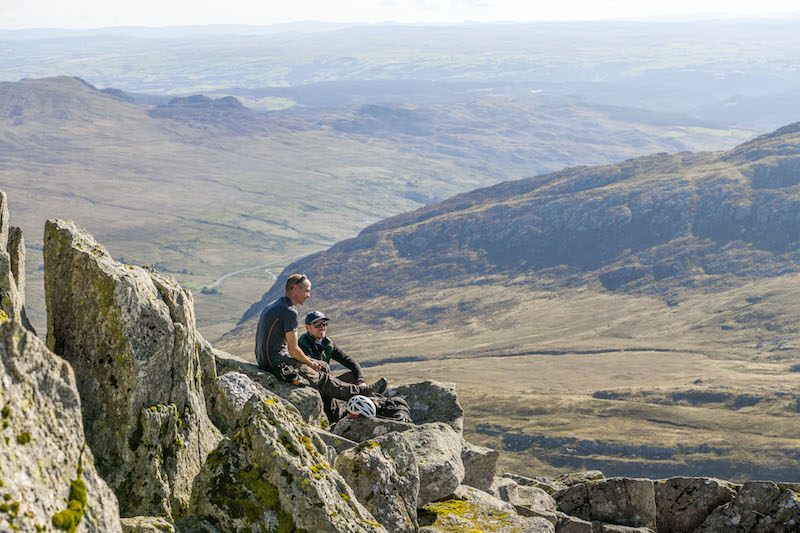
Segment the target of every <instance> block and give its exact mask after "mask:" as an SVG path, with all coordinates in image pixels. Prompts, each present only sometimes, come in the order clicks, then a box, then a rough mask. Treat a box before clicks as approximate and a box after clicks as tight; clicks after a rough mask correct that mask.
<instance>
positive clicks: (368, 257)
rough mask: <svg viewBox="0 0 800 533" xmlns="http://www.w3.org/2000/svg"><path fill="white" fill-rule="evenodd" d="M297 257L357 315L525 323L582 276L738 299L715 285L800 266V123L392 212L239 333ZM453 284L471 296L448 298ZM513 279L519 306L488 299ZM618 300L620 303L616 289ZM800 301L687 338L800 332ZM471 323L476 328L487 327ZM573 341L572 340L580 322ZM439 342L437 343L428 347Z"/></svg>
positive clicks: (666, 298)
mask: <svg viewBox="0 0 800 533" xmlns="http://www.w3.org/2000/svg"><path fill="white" fill-rule="evenodd" d="M292 272H303V273H305V274H306V275H308V276H309V277H310V278H311V279H312V281H313V282H314V286H313V289H312V291H313V300H312V301H313V303H311V302H310V305H312V306H313V307H314V308H320V309H322V310H324V311H325V312H326V313H327V312H328V311H329V310H331V312H335V314H336V316H339V317H341V320H343V321H344V322H345V323H346V324H348V325H349V326H350V327H353V328H357V325H358V324H365V325H370V327H375V328H378V329H380V328H383V327H386V326H391V327H392V328H393V329H396V328H403V329H410V330H414V331H425V330H430V331H434V330H439V329H441V328H446V329H448V330H452V329H453V328H452V327H451V326H450V325H449V324H452V323H454V322H455V323H459V322H461V323H464V324H466V323H468V322H470V321H472V322H476V323H480V322H482V321H487V320H489V317H490V316H492V315H495V314H497V313H498V312H501V315H500V316H502V317H506V318H505V319H499V323H498V324H497V325H496V327H495V328H494V329H495V330H497V331H503V330H507V332H508V334H509V335H511V336H512V337H513V335H512V332H513V331H517V330H515V329H514V328H515V327H517V329H519V327H520V326H515V324H516V323H517V321H516V320H515V321H509V322H507V323H506V324H505V325H504V324H503V320H507V319H508V317H511V316H513V315H514V304H516V305H522V304H523V303H524V302H526V301H527V302H528V303H530V302H531V301H536V299H541V298H547V296H546V294H547V293H550V294H551V295H559V296H560V297H562V298H569V297H570V295H573V296H575V295H577V296H580V295H581V294H583V295H584V296H585V292H584V291H590V292H593V293H597V294H603V293H605V294H620V295H623V294H625V295H629V296H631V297H636V298H652V297H656V298H658V299H659V300H661V301H662V302H664V303H666V304H667V308H668V307H669V306H678V305H681V303H682V302H686V301H687V300H690V299H691V298H702V299H704V300H705V301H706V302H707V303H708V304H709V306H710V307H711V308H717V309H720V310H725V306H726V305H730V302H727V303H725V302H722V301H721V300H720V301H716V300H715V298H718V297H719V295H720V294H722V293H724V292H725V291H728V290H732V289H734V288H737V287H742V286H745V285H747V284H751V285H752V284H754V283H756V284H757V283H759V282H760V281H766V280H771V279H780V278H781V277H784V276H790V275H792V274H796V273H798V272H800V123H796V124H792V125H789V126H786V127H784V128H781V129H779V130H777V131H775V132H773V133H770V134H768V135H764V136H762V137H759V138H757V139H754V140H752V141H750V142H747V143H745V144H742V145H741V146H739V147H737V148H735V149H733V150H730V151H728V152H714V153H686V152H683V153H678V154H673V155H670V154H657V155H653V156H648V157H643V158H639V159H632V160H628V161H625V162H622V163H618V164H613V165H606V166H599V167H576V168H570V169H567V170H564V171H561V172H556V173H552V174H546V175H541V176H536V177H533V178H528V179H523V180H518V181H509V182H505V183H501V184H498V185H495V186H492V187H488V188H484V189H478V190H475V191H472V192H468V193H463V194H460V195H457V196H455V197H453V198H451V199H449V200H446V201H444V202H440V203H436V204H431V205H428V206H425V207H422V208H420V209H418V210H416V211H412V212H409V213H404V214H401V215H397V216H394V217H390V218H388V219H385V220H383V221H381V222H378V223H376V224H373V225H371V226H369V227H367V228H365V229H364V230H362V231H361V233H360V234H359V235H358V237H357V238H355V239H348V240H346V241H342V242H340V243H338V244H336V245H334V246H333V247H331V248H330V249H329V250H327V251H325V252H321V253H318V254H315V255H313V256H309V257H306V258H304V259H301V260H299V261H297V262H296V263H294V264H292V265H289V266H288V267H287V268H286V269H285V270H284V274H283V275H282V276H280V277H279V278H278V280H277V281H276V282H275V285H274V286H273V288H272V289H271V290H270V291H269V292H268V293H266V294H265V295H264V296H263V298H262V299H261V301H260V302H258V303H257V304H255V305H253V306H252V307H251V308H250V309H249V310H248V311H247V312H246V313H245V314H244V316H243V317H242V319H241V322H240V324H241V326H240V328H239V330H238V331H237V332H235V333H232V334H230V336H229V338H232V337H236V336H237V335H240V336H241V338H242V342H244V341H245V339H247V338H248V335H249V333H250V332H249V330H250V329H252V323H253V320H254V319H255V317H256V316H257V314H258V313H259V311H260V310H261V308H263V306H264V305H265V304H266V303H268V302H269V301H271V300H273V299H274V298H276V297H277V296H278V295H279V294H281V292H282V285H283V282H284V280H285V277H286V276H287V275H288V274H290V273H292ZM456 288H457V291H456ZM448 291H456V292H457V293H458V294H461V295H469V294H472V295H473V296H470V297H469V298H465V297H464V296H458V294H455V293H454V294H453V295H452V296H450V297H449V298H444V297H443V296H442V294H449V293H448ZM504 292H508V294H509V297H508V298H507V300H506V301H507V303H508V304H509V308H508V309H505V310H502V309H500V311H499V310H498V306H497V302H494V303H491V305H489V304H488V302H492V301H493V300H495V299H496V298H497V296H498V295H500V294H502V293H504ZM478 295H483V296H484V297H485V298H486V300H487V302H486V303H485V304H484V303H481V301H480V299H479V298H478ZM715 295H716V296H715ZM760 299H761V297H758V298H756V301H759V300H760ZM442 300H444V301H442ZM607 304H608V305H612V306H613V305H615V304H614V300H613V299H611V300H609V302H608V303H607ZM765 305H766V303H765ZM595 311H598V312H599V316H598V317H597V318H596V322H600V321H603V320H604V318H603V313H604V311H603V310H595ZM787 313H788V314H787ZM673 315H675V313H667V314H664V315H663V316H662V319H664V320H665V319H666V317H667V316H673ZM679 315H680V313H678V314H677V315H675V316H676V317H677V318H675V319H674V320H680V316H679ZM687 316H688V315H687ZM798 316H800V313H798V312H797V311H796V310H794V309H792V308H787V307H776V306H774V305H773V306H772V308H771V310H770V312H769V313H767V314H764V315H763V316H761V317H760V318H759V317H758V313H756V314H754V315H753V316H751V317H750V318H749V320H746V321H744V322H742V321H740V322H739V323H737V324H736V327H735V329H741V328H745V329H747V330H748V333H747V334H745V333H744V332H741V333H740V336H737V335H735V334H732V333H730V332H729V331H728V330H731V329H734V327H733V326H731V325H730V324H733V322H730V323H729V324H728V327H727V328H723V330H722V331H721V330H720V329H719V328H720V323H714V325H713V327H712V326H709V327H708V328H707V329H705V330H703V332H702V334H701V333H700V332H699V330H696V331H695V333H694V334H693V335H700V336H701V337H702V341H701V340H699V339H698V338H695V337H692V336H691V335H690V336H688V337H687V336H682V337H681V336H679V338H680V342H683V343H686V342H691V339H692V338H694V339H695V341H696V342H698V343H702V342H706V341H708V342H711V343H712V344H713V343H714V342H722V343H735V342H741V343H746V344H749V345H750V346H752V342H753V337H752V336H751V337H748V335H749V334H752V333H753V331H755V330H756V329H757V328H764V332H766V331H767V330H769V331H771V332H772V333H769V334H766V333H765V335H766V336H767V337H769V338H770V339H772V340H771V342H774V343H775V346H776V347H781V346H782V347H784V348H786V349H788V347H792V346H797V345H798V335H797V334H798V330H797V328H796V327H794V326H792V325H791V324H792V320H793V318H794V317H798ZM725 317H727V319H730V320H733V319H732V317H731V316H729V315H726V314H724V313H722V314H720V315H719V320H720V321H721V322H724V320H725V319H726V318H725ZM690 322H691V321H690ZM651 325H652V324H651ZM723 325H724V324H723ZM684 326H685V327H690V326H691V327H696V326H698V325H697V324H696V323H695V324H684ZM476 327H477V326H476ZM641 327H642V328H645V329H641V330H636V328H633V329H634V330H635V337H636V338H638V339H641V342H648V343H650V344H652V345H658V344H659V343H665V342H667V343H668V342H670V341H669V340H668V339H669V338H670V337H669V336H667V337H663V338H661V340H656V339H657V338H658V336H657V335H656V333H655V332H654V331H653V330H647V329H646V328H647V325H646V324H645V323H643V324H641ZM455 329H456V330H457V329H458V328H457V327H456V328H455ZM528 331H534V332H535V331H537V327H536V326H535V325H531V326H530V327H529V328H528ZM473 333H474V339H476V342H477V341H478V340H479V339H480V338H481V334H479V333H475V332H473ZM483 333H484V336H485V334H486V332H485V331H484V332H483ZM720 333H722V335H721V334H720ZM605 334H606V333H604V335H605ZM576 335H577V334H576ZM610 335H611V336H612V337H613V333H611V334H610ZM672 335H673V337H674V335H675V332H674V331H673V332H672ZM654 336H655V337H654ZM761 337H764V334H762V335H761ZM775 338H777V339H778V340H777V341H776V340H775ZM737 339H738V340H737ZM506 340H507V339H506ZM249 341H250V343H251V344H252V339H249ZM548 342H550V344H552V343H553V342H556V341H548ZM561 342H562V343H565V344H569V343H573V342H575V336H574V335H573V336H570V337H566V338H563V337H562V339H561ZM581 342H584V341H581ZM586 342H587V343H588V342H589V341H586ZM597 342H598V343H600V344H603V343H604V342H606V341H603V340H601V339H600V338H599V339H598V340H597ZM607 342H612V341H611V340H607ZM614 342H620V339H619V338H618V339H617V341H614ZM626 342H627V341H626ZM529 344H530V343H529ZM534 345H535V344H534ZM466 348H468V349H469V350H473V351H474V352H475V353H478V352H479V351H480V350H478V349H477V348H475V349H473V348H472V347H466ZM491 349H493V348H492V347H491V346H489V347H487V348H485V350H489V351H491ZM519 349H522V348H521V347H520V348H519ZM413 350H422V351H424V350H425V348H424V347H418V348H414V349H412V351H413ZM757 352H758V350H755V351H752V350H751V351H750V353H751V355H752V354H754V353H757ZM427 356H431V357H432V356H433V355H431V352H430V350H428V351H427Z"/></svg>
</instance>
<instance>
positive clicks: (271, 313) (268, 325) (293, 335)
mask: <svg viewBox="0 0 800 533" xmlns="http://www.w3.org/2000/svg"><path fill="white" fill-rule="evenodd" d="M310 297H311V280H309V279H308V278H307V277H306V276H305V274H292V275H291V276H289V277H288V278H287V280H286V293H285V294H284V295H283V296H282V297H280V298H278V299H277V300H275V301H274V302H272V303H271V304H269V305H268V306H267V307H266V308H265V309H264V310H263V311H262V312H261V317H260V318H259V320H258V329H257V330H256V349H255V352H256V361H258V366H260V367H261V368H263V369H264V370H267V371H269V372H272V373H273V374H275V375H276V376H277V377H278V378H280V379H282V380H284V381H289V382H291V383H294V384H295V385H311V386H312V387H314V388H315V389H317V390H318V391H319V393H320V394H321V395H322V396H323V397H329V398H336V399H337V400H348V399H350V397H351V396H355V395H356V394H364V395H368V394H370V393H373V392H377V393H381V392H383V391H384V390H385V389H386V379H384V378H381V379H379V380H378V381H376V382H375V383H373V384H372V385H369V386H364V385H363V384H361V385H358V384H355V383H345V382H343V381H341V380H339V379H336V378H335V377H333V376H331V375H330V369H329V368H327V365H326V364H325V363H323V362H322V361H317V360H316V359H311V358H310V357H308V356H307V355H306V354H305V353H303V350H301V349H300V347H299V346H298V345H297V329H296V328H297V324H298V320H297V309H296V308H295V306H296V305H303V303H305V301H306V300H308V299H309V298H310Z"/></svg>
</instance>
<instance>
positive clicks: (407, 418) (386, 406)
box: [369, 393, 414, 424]
mask: <svg viewBox="0 0 800 533" xmlns="http://www.w3.org/2000/svg"><path fill="white" fill-rule="evenodd" d="M369 399H370V400H372V401H373V402H375V407H376V409H375V416H376V417H378V418H387V419H389V420H396V421H398V422H409V423H411V424H413V423H414V421H413V420H412V419H411V407H409V406H408V402H406V401H405V400H404V399H402V398H400V397H399V396H395V397H393V398H387V397H386V396H384V395H383V394H377V393H373V394H370V395H369Z"/></svg>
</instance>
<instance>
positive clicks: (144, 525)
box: [120, 516, 175, 533]
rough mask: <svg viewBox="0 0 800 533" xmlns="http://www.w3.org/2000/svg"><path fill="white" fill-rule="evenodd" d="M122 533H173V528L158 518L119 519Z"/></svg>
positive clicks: (163, 519)
mask: <svg viewBox="0 0 800 533" xmlns="http://www.w3.org/2000/svg"><path fill="white" fill-rule="evenodd" d="M120 524H121V525H122V533H175V527H173V525H172V523H170V522H169V521H168V520H166V519H165V518H162V517H160V516H134V517H130V518H121V519H120Z"/></svg>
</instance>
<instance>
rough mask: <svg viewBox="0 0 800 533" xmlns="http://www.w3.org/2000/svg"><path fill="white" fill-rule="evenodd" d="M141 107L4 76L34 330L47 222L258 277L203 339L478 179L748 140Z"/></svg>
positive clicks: (355, 112) (607, 118) (201, 99)
mask: <svg viewBox="0 0 800 533" xmlns="http://www.w3.org/2000/svg"><path fill="white" fill-rule="evenodd" d="M142 102H143V99H142V97H141V95H137V94H130V93H127V92H125V91H123V90H121V89H119V88H105V89H102V90H98V88H97V87H96V86H95V85H93V84H92V83H90V82H88V81H86V80H82V79H78V78H74V77H67V76H60V77H56V78H45V79H26V80H22V81H19V82H13V83H0V185H2V186H3V188H4V190H6V192H7V193H8V195H9V198H10V201H13V205H14V206H15V207H14V209H15V210H16V211H15V213H14V214H13V215H14V217H15V220H18V224H19V225H20V227H22V228H23V230H24V231H25V235H26V242H27V243H28V249H29V255H28V264H29V265H30V266H31V272H30V273H29V283H28V290H29V293H31V294H29V295H28V300H27V301H28V311H29V313H30V316H31V319H32V320H33V321H34V325H35V326H37V327H38V328H44V327H45V326H44V300H43V293H42V289H41V287H42V284H41V271H40V267H41V256H40V254H39V251H38V250H39V249H40V248H41V228H42V226H43V224H44V217H45V216H46V214H50V216H54V217H61V218H73V219H75V220H76V221H78V222H80V223H81V224H83V225H84V226H85V227H87V228H88V229H89V230H90V231H92V232H94V234H96V235H97V236H98V238H101V239H102V240H103V241H104V242H105V243H107V246H108V247H109V249H110V250H111V251H112V253H116V254H118V256H122V254H124V257H123V258H124V259H125V260H127V261H128V262H131V263H136V264H145V263H146V264H151V265H153V266H154V267H156V268H158V269H159V270H162V271H165V272H170V273H172V274H174V275H175V276H177V277H178V279H179V280H180V282H181V283H183V284H184V286H186V287H189V288H191V289H192V290H193V291H195V292H199V291H201V290H202V289H203V288H204V287H206V286H210V285H213V284H214V282H215V280H218V279H220V278H221V277H223V276H226V275H227V274H230V273H234V272H240V271H241V272H243V273H244V274H245V275H246V276H248V277H249V278H248V279H245V278H242V277H240V278H237V279H235V280H234V279H231V278H230V277H226V278H225V279H227V280H228V281H226V284H225V286H221V287H219V286H217V290H216V292H212V291H210V290H209V291H206V292H205V293H200V294H198V295H197V303H198V306H197V308H198V318H199V321H200V324H201V327H202V328H205V327H206V326H208V325H215V327H218V328H220V329H219V330H217V331H216V332H211V333H208V336H209V338H215V337H216V336H217V335H218V334H221V333H222V332H224V331H227V330H228V329H230V328H231V327H233V326H234V325H235V323H236V321H237V320H238V318H239V317H240V316H241V313H242V309H245V308H246V307H247V306H249V305H251V304H252V302H253V300H254V297H253V294H254V293H255V294H260V293H262V292H263V291H265V290H266V289H267V288H268V287H269V285H270V284H271V283H272V276H271V275H270V274H269V273H267V272H265V271H264V269H263V268H254V267H257V266H258V265H267V264H269V265H270V267H271V268H273V269H279V268H280V267H281V266H282V265H283V264H285V261H286V260H285V259H284V258H289V257H294V256H298V255H301V254H304V253H309V252H311V251H315V250H319V249H321V248H324V247H327V246H329V245H330V244H331V243H335V242H337V241H339V240H342V239H345V238H348V237H351V236H353V235H355V234H357V232H358V231H360V230H361V229H362V228H364V227H365V226H367V225H368V224H370V223H372V222H375V221H376V220H380V219H381V218H384V217H386V216H389V215H393V214H396V213H401V212H404V211H408V210H412V209H415V208H417V207H419V206H421V205H424V204H427V203H431V202H435V201H439V200H442V199H444V198H448V197H450V196H452V195H454V194H457V193H459V192H463V191H466V190H471V189H474V188H475V187H480V186H486V185H489V184H492V183H497V182H500V181H503V180H507V179H511V178H515V177H520V176H524V175H531V174H534V173H540V172H543V171H552V170H555V169H559V168H563V167H564V166H569V165H575V164H579V163H603V162H609V161H619V160H623V159H626V158H629V157H632V156H635V155H640V154H643V153H650V152H654V151H663V150H670V151H672V150H680V149H688V148H692V149H703V148H709V147H713V148H718V147H720V146H731V145H733V144H734V143H735V142H737V141H736V139H741V138H743V135H745V134H746V132H742V131H731V130H728V129H727V127H726V126H724V125H720V129H709V128H708V126H712V125H713V124H710V123H703V125H704V126H706V127H696V126H698V123H697V122H692V121H691V119H690V118H686V117H672V116H670V117H666V116H664V114H655V115H656V118H654V116H653V114H649V115H648V114H645V115H646V116H638V115H636V114H635V113H632V114H631V113H629V114H628V115H627V116H624V115H625V113H621V112H620V110H619V109H616V110H615V109H596V108H595V107H592V106H583V105H577V104H567V103H564V102H555V103H553V102H548V101H533V100H526V101H519V102H515V101H512V100H508V99H497V98H489V99H485V100H479V101H472V102H468V103H453V104H451V105H444V104H437V105H405V104H404V105H377V104H376V105H370V106H359V107H356V108H354V109H336V110H327V111H326V110H321V109H316V110H314V111H313V112H312V111H309V112H308V113H300V112H295V113H286V114H283V113H281V114H277V113H270V114H265V113H259V112H256V111H254V110H253V109H251V108H249V107H248V106H247V101H245V100H240V99H237V98H233V97H231V96H220V95H217V97H215V98H211V97H209V96H207V95H202V94H195V95H190V96H181V97H173V98H170V99H169V100H168V101H159V100H158V99H156V100H146V102H148V103H147V104H145V103H142ZM628 111H629V112H630V110H628ZM418 134H425V135H418ZM220 323H221V324H222V325H217V324H220ZM204 333H206V331H204Z"/></svg>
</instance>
